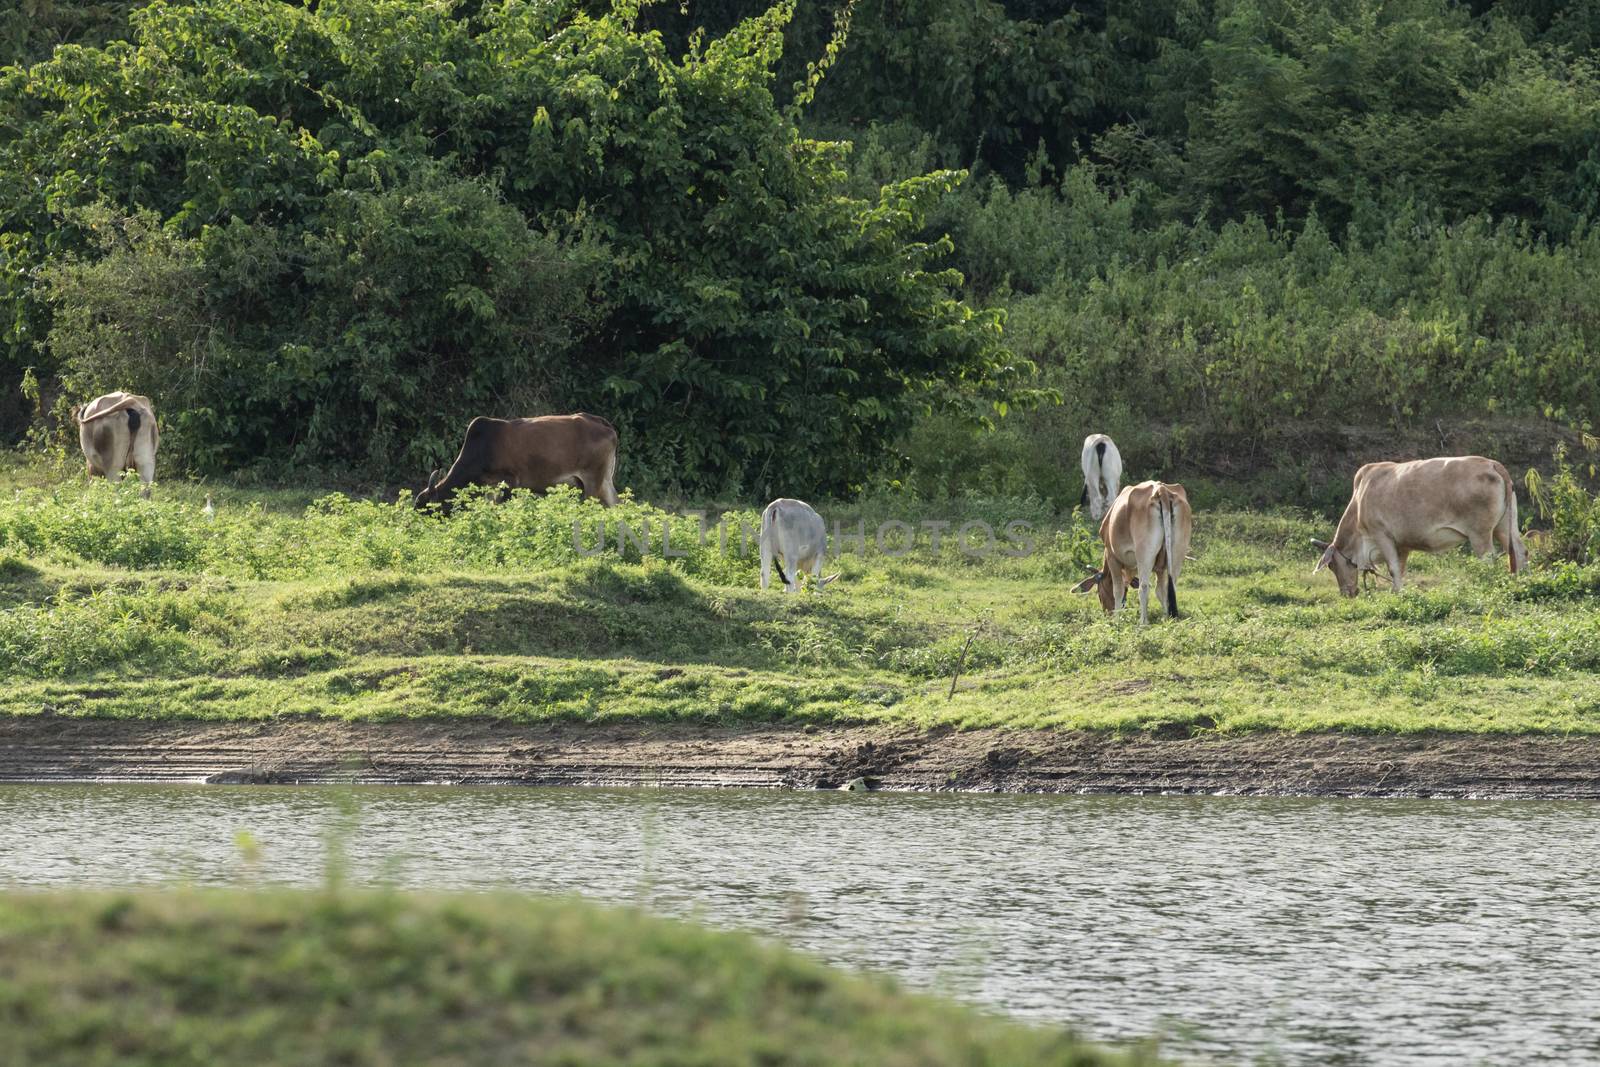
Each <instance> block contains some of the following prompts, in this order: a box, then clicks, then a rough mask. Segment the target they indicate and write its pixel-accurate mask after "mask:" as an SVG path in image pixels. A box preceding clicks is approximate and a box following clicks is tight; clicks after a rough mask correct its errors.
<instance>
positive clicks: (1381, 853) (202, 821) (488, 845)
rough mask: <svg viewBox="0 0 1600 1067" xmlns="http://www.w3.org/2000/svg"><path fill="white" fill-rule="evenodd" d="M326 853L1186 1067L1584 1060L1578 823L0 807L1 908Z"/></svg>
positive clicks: (98, 790) (408, 800) (1325, 803)
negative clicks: (663, 931) (1029, 1022)
mask: <svg viewBox="0 0 1600 1067" xmlns="http://www.w3.org/2000/svg"><path fill="white" fill-rule="evenodd" d="M241 831H243V832H246V833H248V834H249V835H251V837H252V838H253V839H254V841H255V842H257V843H258V844H259V846H260V855H259V858H258V859H256V860H255V861H254V862H253V864H249V865H248V866H247V861H246V859H245V853H244V852H243V851H242V850H241V848H240V846H239V844H238V842H237V837H238V834H239V833H240V832H241ZM330 848H331V849H332V851H331V852H330ZM330 855H331V856H333V857H334V861H333V862H334V863H335V864H336V865H339V866H340V867H341V868H342V869H344V870H345V871H346V872H347V873H346V875H345V876H346V877H347V878H348V879H349V880H351V881H353V882H358V883H381V884H390V885H396V886H401V887H424V888H440V889H443V888H450V889H493V888H502V889H503V888H509V889H515V890H523V891H532V892H539V893H577V894H582V895H583V896H585V897H590V898H593V899H597V900H602V901H612V902H621V903H628V904H638V905H643V906H645V907H648V908H651V909H653V910H656V911H659V912H663V913H667V914H671V915H677V916H685V917H689V918H693V919H696V920H698V921H701V922H705V923H709V924H712V925H716V926H723V927H734V928H740V929H744V930H750V931H754V932H757V933H760V934H763V935H767V936H771V937H775V938H778V939H781V940H783V941H785V942H788V943H789V944H791V945H794V946H797V947H799V948H800V949H803V950H804V951H806V952H809V953H812V954H814V955H816V956H819V957H821V958H823V959H825V960H828V961H830V962H833V963H836V964H841V965H844V966H848V967H855V968H864V969H871V970H877V971H885V972H889V973H892V974H895V975H897V976H899V977H900V978H902V979H903V980H904V981H905V982H907V983H908V984H910V985H912V986H915V987H919V988H925V989H933V990H937V991H940V992H944V993H948V994H952V995H955V996H958V997H962V998H965V999H967V1000H971V1001H975V1002H977V1003H980V1004H984V1005H987V1006H991V1007H994V1008H997V1009H999V1010H1001V1011H1004V1012H1007V1013H1010V1014H1012V1015H1015V1016H1019V1017H1022V1018H1026V1019H1035V1020H1047V1021H1050V1022H1058V1023H1065V1024H1068V1025H1071V1026H1073V1027H1075V1028H1076V1029H1078V1030H1079V1031H1080V1032H1082V1033H1084V1034H1086V1035H1088V1036H1090V1037H1093V1038H1097V1039H1100V1040H1106V1041H1123V1040H1130V1039H1135V1038H1138V1037H1142V1036H1146V1035H1150V1034H1159V1035H1161V1037H1162V1039H1163V1047H1164V1048H1165V1049H1166V1051H1168V1052H1169V1053H1171V1054H1173V1055H1177V1056H1179V1057H1182V1058H1186V1059H1188V1060H1190V1061H1191V1062H1227V1063H1257V1062H1262V1063H1285V1064H1319V1065H1320V1064H1351V1065H1354V1064H1361V1065H1383V1064H1406V1065H1411V1064H1451V1065H1456V1064H1471V1063H1486V1064H1505V1063H1522V1064H1525V1063H1550V1064H1591V1063H1592V1064H1600V907H1597V901H1596V897H1597V890H1600V875H1597V873H1596V870H1595V864H1596V861H1597V859H1600V806H1596V805H1593V804H1586V803H1558V802H1467V801H1400V800H1365V801H1362V800H1294V799H1246V798H1229V797H1032V796H971V795H938V796H923V795H905V794H899V795H895V794H845V793H785V792H743V791H732V790H729V791H667V790H566V789H460V788H446V787H435V788H415V789H412V788H393V787H354V788H333V787H330V788H308V787H302V788H282V787H279V788H272V787H265V788H252V787H228V788H219V787H187V786H120V785H92V786H82V785H39V786H32V785H9V786H0V886H4V887H42V886H98V887H125V886H150V885H164V884H171V883H190V884H199V885H219V884H224V885H225V884H238V883H240V882H248V881H252V880H253V881H257V882H272V883H286V884H296V885H305V884H319V883H321V882H322V881H323V880H324V878H325V877H326V872H327V867H328V863H329V857H330Z"/></svg>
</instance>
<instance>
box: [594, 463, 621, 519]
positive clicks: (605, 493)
mask: <svg viewBox="0 0 1600 1067" xmlns="http://www.w3.org/2000/svg"><path fill="white" fill-rule="evenodd" d="M616 475H617V454H616V453H615V452H613V453H611V455H609V456H607V457H606V465H605V469H604V470H602V471H601V472H600V479H599V481H598V482H597V483H596V485H597V487H598V488H599V490H600V503H602V504H604V505H605V506H606V507H608V508H614V507H616V506H617V489H616V485H615V484H614V482H613V479H614V478H615V477H616Z"/></svg>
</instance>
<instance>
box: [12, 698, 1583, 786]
mask: <svg viewBox="0 0 1600 1067" xmlns="http://www.w3.org/2000/svg"><path fill="white" fill-rule="evenodd" d="M855 778H864V779H866V781H867V784H868V785H869V787H870V788H873V789H883V790H904V791H914V792H927V791H938V790H959V791H968V792H1015V793H1222V794H1236V795H1257V796H1340V797H1483V798H1488V797H1524V798H1536V797H1545V798H1585V799H1600V738H1590V737H1578V738H1559V737H1495V736H1483V735H1425V736H1409V737H1389V736H1364V735H1350V734H1248V735H1243V736H1227V737H1219V736H1199V737H1173V738H1164V737H1160V736H1153V735H1149V734H1141V735H1134V736H1124V737H1115V736H1111V735H1107V734H1099V733H1088V732H1081V731H1049V730H971V731H956V730H950V729H938V730H932V731H923V730H917V729H913V728H908V727H904V726H847V727H832V728H824V729H815V728H807V729H800V728H796V727H793V726H764V727H748V726H747V727H727V726H704V725H688V724H649V723H616V724H599V725H596V724H540V725H531V726H530V725H519V724H514V723H501V722H494V721H468V722H462V721H441V722H390V723H349V722H340V721H315V720H296V721H285V722H270V723H209V722H139V721H126V720H111V719H75V718H61V717H55V716H42V717H27V718H11V719H4V720H0V781H12V782H17V781H27V782H42V781H73V782H97V781H116V782H139V781H144V782H212V783H219V784H228V783H283V784H293V783H304V784H312V783H330V782H360V783H389V784H423V783H437V784H461V785H468V784H471V785H561V786H574V785H587V786H665V787H712V788H715V787H747V788H789V789H829V788H838V787H839V786H841V785H843V784H845V783H846V782H849V781H851V780H852V779H855Z"/></svg>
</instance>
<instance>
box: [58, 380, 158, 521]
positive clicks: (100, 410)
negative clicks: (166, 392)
mask: <svg viewBox="0 0 1600 1067" xmlns="http://www.w3.org/2000/svg"><path fill="white" fill-rule="evenodd" d="M72 418H73V420H74V421H76V422H77V424H78V444H79V446H80V447H81V448H82V449H83V458H84V461H85V462H86V463H87V464H88V466H89V476H90V477H91V478H93V477H97V476H98V477H103V478H106V479H108V480H109V481H113V482H120V481H122V474H123V472H124V471H126V470H127V469H128V468H129V467H132V468H134V469H135V470H137V471H138V472H139V481H140V482H142V483H144V484H143V488H142V489H140V490H139V495H140V496H142V497H145V498H147V499H148V498H149V496H150V483H151V482H152V481H154V480H155V476H156V447H157V446H158V445H159V444H160V443H161V433H160V431H159V430H157V429H156V409H155V405H154V404H152V403H150V398H149V397H147V396H139V395H137V394H135V393H121V392H118V393H107V394H106V395H105V396H97V397H95V398H94V399H93V400H91V401H89V402H88V403H87V404H80V405H78V406H77V407H75V408H73V409H72Z"/></svg>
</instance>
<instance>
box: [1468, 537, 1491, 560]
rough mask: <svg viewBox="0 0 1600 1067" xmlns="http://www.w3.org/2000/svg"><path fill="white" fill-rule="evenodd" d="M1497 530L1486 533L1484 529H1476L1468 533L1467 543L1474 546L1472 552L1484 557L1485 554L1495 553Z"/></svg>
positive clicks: (1480, 557)
mask: <svg viewBox="0 0 1600 1067" xmlns="http://www.w3.org/2000/svg"><path fill="white" fill-rule="evenodd" d="M1495 532H1496V531H1489V532H1487V533H1485V532H1484V531H1483V530H1474V531H1472V533H1470V534H1468V535H1467V544H1468V545H1469V546H1470V547H1471V548H1472V554H1473V555H1474V556H1477V557H1478V558H1479V559H1482V558H1483V557H1484V556H1490V555H1493V554H1494V544H1495V536H1494V535H1495Z"/></svg>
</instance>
